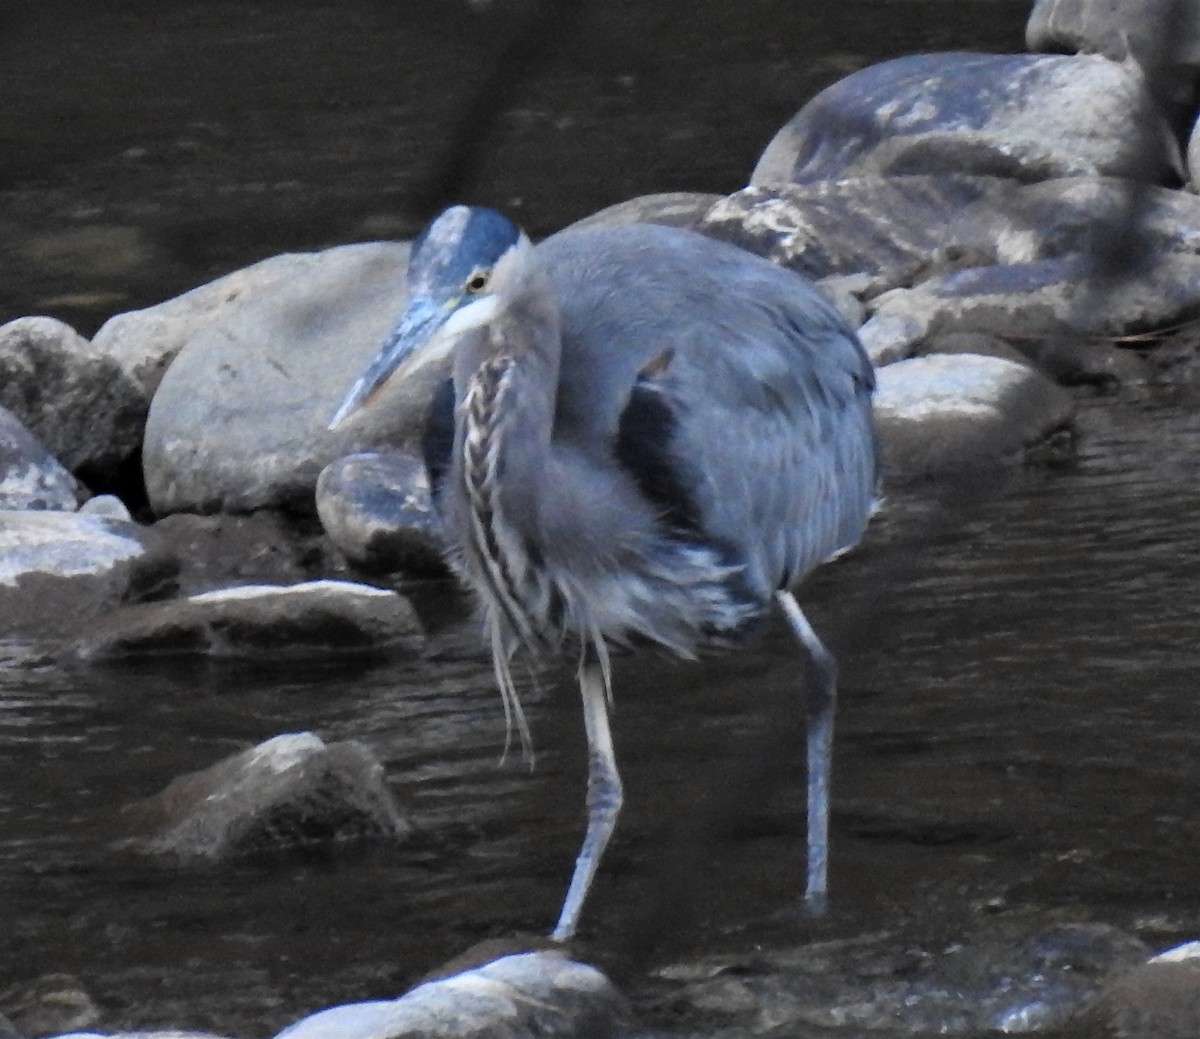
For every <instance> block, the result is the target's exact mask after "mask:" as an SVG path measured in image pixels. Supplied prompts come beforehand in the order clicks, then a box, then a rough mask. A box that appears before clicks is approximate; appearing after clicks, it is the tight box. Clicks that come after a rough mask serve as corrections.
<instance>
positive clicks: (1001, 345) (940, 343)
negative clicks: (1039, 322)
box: [917, 332, 1026, 364]
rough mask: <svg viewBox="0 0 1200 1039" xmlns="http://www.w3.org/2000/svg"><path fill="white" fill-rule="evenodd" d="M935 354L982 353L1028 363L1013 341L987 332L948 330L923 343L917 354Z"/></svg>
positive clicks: (986, 355) (985, 355)
mask: <svg viewBox="0 0 1200 1039" xmlns="http://www.w3.org/2000/svg"><path fill="white" fill-rule="evenodd" d="M933 354H980V355H981V356H983V357H999V358H1001V359H1003V360H1005V361H1012V362H1013V363H1015V364H1025V363H1026V358H1025V355H1024V354H1023V353H1021V351H1020V350H1018V349H1017V348H1016V347H1014V346H1013V345H1012V344H1011V343H1009V342H1008V341H1007V340H1005V339H1001V338H1000V337H999V336H994V335H988V334H987V333H986V332H948V333H947V334H946V335H939V336H934V337H933V338H932V339H930V340H929V341H928V342H926V343H922V344H921V347H920V349H919V350H918V352H917V356H918V357H929V356H932V355H933Z"/></svg>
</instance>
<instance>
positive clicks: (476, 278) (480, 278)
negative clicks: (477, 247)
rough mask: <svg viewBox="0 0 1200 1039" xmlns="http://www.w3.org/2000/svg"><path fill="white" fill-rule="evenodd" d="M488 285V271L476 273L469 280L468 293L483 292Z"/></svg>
mask: <svg viewBox="0 0 1200 1039" xmlns="http://www.w3.org/2000/svg"><path fill="white" fill-rule="evenodd" d="M487 283H488V272H487V271H475V272H474V273H473V274H472V275H471V276H470V277H469V278H468V279H467V291H468V292H482V291H483V290H484V289H486V288H487Z"/></svg>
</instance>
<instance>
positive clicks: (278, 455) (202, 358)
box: [143, 242, 448, 515]
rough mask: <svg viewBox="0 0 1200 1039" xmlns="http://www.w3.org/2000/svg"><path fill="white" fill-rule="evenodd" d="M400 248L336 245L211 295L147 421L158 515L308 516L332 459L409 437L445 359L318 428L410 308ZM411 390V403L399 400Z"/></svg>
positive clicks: (147, 459) (149, 484)
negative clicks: (285, 271) (426, 377)
mask: <svg viewBox="0 0 1200 1039" xmlns="http://www.w3.org/2000/svg"><path fill="white" fill-rule="evenodd" d="M407 259H408V246H407V245H401V244H396V243H386V242H378V243H371V244H365V245H352V246H342V247H340V248H336V249H329V250H326V251H325V252H323V253H318V254H315V255H313V256H311V257H305V258H303V262H301V260H299V259H296V258H293V265H294V269H293V270H292V271H291V273H290V275H289V276H288V277H280V278H277V279H275V280H272V281H269V282H267V283H265V284H259V283H257V282H256V283H254V284H253V291H250V290H249V289H247V290H245V292H244V298H243V297H242V295H239V296H238V297H236V305H232V306H228V307H221V306H219V305H217V302H210V303H209V304H208V305H206V307H205V309H204V321H203V322H201V323H196V324H193V325H192V327H191V331H190V334H189V335H187V336H186V339H185V341H184V344H183V346H182V348H181V349H180V351H179V354H178V356H177V357H176V358H175V360H174V362H173V363H172V364H171V366H170V368H168V369H167V372H166V374H165V375H164V376H163V379H162V382H161V383H160V385H159V387H158V391H157V392H156V393H155V395H154V401H153V403H152V404H151V407H150V415H149V418H148V419H147V425H146V440H145V447H144V451H143V468H144V471H145V477H146V491H147V494H148V495H149V498H150V503H151V505H152V506H153V507H154V509H155V511H156V512H158V513H159V514H160V515H165V514H167V513H171V512H181V511H195V512H251V511H253V510H255V509H259V508H270V507H284V508H289V509H291V510H293V511H296V512H299V513H302V514H309V515H311V513H312V510H313V487H314V485H315V484H316V480H317V475H318V474H319V473H320V471H321V469H322V468H324V467H325V465H327V464H328V463H329V462H330V461H332V460H333V459H334V458H336V457H338V456H340V455H344V454H347V453H349V452H350V451H353V450H355V449H360V448H362V447H364V446H376V445H377V444H380V443H385V442H388V441H389V440H394V442H397V443H401V442H403V441H404V439H405V434H404V432H403V429H405V428H407V429H408V430H409V433H408V435H409V436H413V435H416V433H417V432H418V431H419V430H420V428H421V427H422V425H423V423H424V419H425V410H424V405H425V404H426V403H427V402H428V400H429V395H430V392H431V389H432V386H433V385H434V383H435V382H440V381H441V380H442V379H444V378H445V377H446V370H448V369H446V367H445V366H446V365H448V360H447V361H445V365H444V366H443V370H442V371H440V372H439V373H438V374H436V375H435V376H434V377H433V379H432V380H431V381H430V382H429V384H428V385H427V386H424V387H422V388H420V389H418V390H417V391H413V389H412V383H411V382H409V381H406V380H400V386H399V387H390V386H389V388H388V390H387V391H385V392H384V393H382V394H381V395H380V398H379V402H378V403H377V404H376V405H375V406H373V407H371V408H367V409H364V411H363V412H362V415H361V417H360V418H358V419H357V421H354V422H348V423H346V426H345V428H344V429H339V430H338V431H337V432H336V433H331V432H329V431H328V430H327V428H326V427H327V425H328V423H329V419H330V418H331V417H332V415H333V412H334V410H335V409H336V407H337V404H338V402H339V401H340V400H341V398H342V397H343V396H344V394H345V393H346V391H347V389H348V388H349V387H350V385H351V384H352V383H353V382H354V380H355V379H356V378H357V377H358V375H359V374H360V373H361V372H362V370H363V369H364V368H365V367H366V365H367V363H368V361H369V360H370V358H371V357H373V356H374V355H375V353H376V352H377V351H378V349H379V348H380V346H381V345H382V344H383V342H384V341H385V340H386V338H387V336H388V334H389V332H390V331H391V329H392V325H393V324H394V322H395V321H396V320H397V319H398V318H399V316H400V314H401V313H402V312H403V310H404V304H405V296H406V291H407V290H406V286H405V271H406V268H407ZM230 277H233V276H232V275H231V276H230ZM145 331H146V333H147V334H151V333H152V331H153V326H152V325H151V326H148V327H147V329H146V330H145ZM418 381H419V380H418ZM409 392H414V396H413V398H412V399H414V400H418V401H419V402H420V405H421V406H420V407H419V408H418V409H416V410H414V409H413V408H412V407H411V406H408V405H406V403H405V399H406V398H405V394H406V393H409Z"/></svg>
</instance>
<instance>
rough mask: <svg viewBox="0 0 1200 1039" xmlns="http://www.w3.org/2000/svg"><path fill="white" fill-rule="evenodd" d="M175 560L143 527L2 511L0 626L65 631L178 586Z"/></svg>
mask: <svg viewBox="0 0 1200 1039" xmlns="http://www.w3.org/2000/svg"><path fill="white" fill-rule="evenodd" d="M176 570H177V563H176V561H175V558H174V557H173V556H172V555H171V554H170V553H169V552H168V551H167V550H166V549H165V548H164V546H163V545H162V544H161V543H160V542H159V541H158V540H157V539H156V538H155V537H154V535H153V533H152V532H150V531H147V530H146V529H145V528H144V527H138V526H136V525H134V524H132V523H128V522H126V521H123V520H117V519H109V518H106V517H101V516H89V515H84V514H78V513H66V512H44V511H27V512H13V511H0V628H2V629H3V631H4V632H5V633H6V634H14V633H22V634H27V635H35V636H59V635H63V634H66V633H68V632H70V631H72V630H73V629H75V628H77V627H78V626H79V625H81V624H85V623H87V622H89V621H90V620H91V619H93V618H96V617H100V616H104V615H108V614H111V613H112V611H113V610H114V608H116V607H118V606H120V605H121V604H123V603H129V602H138V601H139V600H141V599H145V598H148V597H150V596H153V595H158V594H162V592H163V591H164V590H166V589H168V588H170V587H171V585H172V584H173V582H174V576H175V572H176Z"/></svg>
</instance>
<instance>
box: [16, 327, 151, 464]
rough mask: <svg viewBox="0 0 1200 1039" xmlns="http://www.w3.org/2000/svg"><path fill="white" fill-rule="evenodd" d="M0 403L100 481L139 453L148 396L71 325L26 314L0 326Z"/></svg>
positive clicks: (67, 461) (61, 455) (61, 456)
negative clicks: (26, 315)
mask: <svg viewBox="0 0 1200 1039" xmlns="http://www.w3.org/2000/svg"><path fill="white" fill-rule="evenodd" d="M0 404H4V405H5V406H7V407H8V408H10V409H11V410H12V411H13V413H14V414H15V415H17V417H18V418H20V419H21V421H22V422H24V423H25V425H26V426H28V427H29V429H30V431H32V432H33V433H34V434H35V435H36V436H38V437H39V438H40V439H41V440H42V441H44V442H45V443H46V445H47V446H48V447H49V448H50V450H51V451H52V452H54V454H55V455H56V456H57V457H58V458H59V459H61V460H62V463H63V464H64V465H65V466H66V467H67V468H68V469H70V470H71V471H72V472H74V473H78V474H79V475H80V476H82V477H83V479H85V480H88V481H96V480H103V479H105V478H107V477H109V476H111V475H112V474H113V473H114V472H115V471H116V469H117V467H118V466H119V465H120V464H121V463H122V462H124V461H125V460H126V459H127V458H129V457H131V456H132V455H133V454H134V453H135V452H136V451H137V449H138V447H139V446H140V444H141V442H142V430H143V427H144V425H145V421H146V408H147V406H148V404H149V398H148V397H147V396H145V395H144V394H143V393H142V392H141V389H140V387H138V386H137V385H136V384H135V383H134V382H133V381H132V380H131V379H130V378H129V377H128V376H127V375H126V374H125V373H124V372H123V371H122V370H121V368H120V366H119V365H117V364H116V363H115V362H114V361H113V360H112V359H111V358H110V357H107V356H105V355H104V354H103V353H102V352H101V351H99V350H98V349H96V347H95V346H94V345H93V344H91V343H89V342H88V341H87V340H86V339H84V338H83V336H81V335H79V334H78V333H77V332H76V331H75V330H74V329H73V328H71V327H70V326H69V325H65V324H63V323H62V322H61V321H57V320H55V319H54V318H49V317H25V318H18V319H17V320H16V321H10V322H8V324H6V325H3V326H0Z"/></svg>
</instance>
